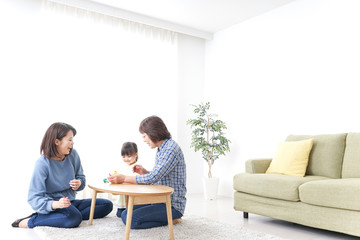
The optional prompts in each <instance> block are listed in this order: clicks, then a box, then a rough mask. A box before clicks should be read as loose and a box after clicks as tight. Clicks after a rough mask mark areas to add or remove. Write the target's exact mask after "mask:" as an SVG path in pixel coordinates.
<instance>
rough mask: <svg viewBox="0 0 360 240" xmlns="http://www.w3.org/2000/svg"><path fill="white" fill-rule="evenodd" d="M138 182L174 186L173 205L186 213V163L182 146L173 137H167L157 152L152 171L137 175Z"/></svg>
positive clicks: (182, 212)
mask: <svg viewBox="0 0 360 240" xmlns="http://www.w3.org/2000/svg"><path fill="white" fill-rule="evenodd" d="M136 182H137V183H138V184H161V185H166V186H169V187H172V188H174V192H173V194H171V205H172V206H173V207H174V208H175V209H176V210H178V211H179V212H181V214H183V215H184V212H185V205H186V197H185V195H186V165H185V160H184V154H183V152H182V150H181V148H180V146H179V145H178V144H177V143H176V142H175V141H174V140H172V139H171V138H170V139H165V141H164V142H163V143H162V144H161V146H160V148H158V151H157V153H156V159H155V166H154V168H153V170H151V172H150V173H147V174H143V175H137V176H136Z"/></svg>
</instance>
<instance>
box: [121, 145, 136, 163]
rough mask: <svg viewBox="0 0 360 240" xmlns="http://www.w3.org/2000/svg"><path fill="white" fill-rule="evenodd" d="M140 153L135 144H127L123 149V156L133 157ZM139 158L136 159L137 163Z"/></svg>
mask: <svg viewBox="0 0 360 240" xmlns="http://www.w3.org/2000/svg"><path fill="white" fill-rule="evenodd" d="M137 152H138V149H137V145H136V143H134V142H125V143H124V144H123V145H122V148H121V156H126V155H127V156H132V155H134V154H136V153H137ZM138 158H139V157H136V161H137V160H138Z"/></svg>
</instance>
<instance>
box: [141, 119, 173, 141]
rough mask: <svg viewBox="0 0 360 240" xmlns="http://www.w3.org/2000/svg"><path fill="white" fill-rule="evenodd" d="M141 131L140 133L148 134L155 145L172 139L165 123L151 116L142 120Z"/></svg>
mask: <svg viewBox="0 0 360 240" xmlns="http://www.w3.org/2000/svg"><path fill="white" fill-rule="evenodd" d="M139 131H140V133H146V134H147V135H148V136H149V138H150V140H151V141H152V142H153V143H157V142H159V141H161V140H165V139H169V138H171V134H170V132H169V131H168V130H167V128H166V125H165V123H164V122H163V120H161V118H159V117H157V116H150V117H147V118H145V119H144V120H142V122H141V123H140V127H139Z"/></svg>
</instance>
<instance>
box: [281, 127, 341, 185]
mask: <svg viewBox="0 0 360 240" xmlns="http://www.w3.org/2000/svg"><path fill="white" fill-rule="evenodd" d="M346 135H347V134H346V133H341V134H324V135H315V136H309V135H290V136H288V137H287V139H286V141H298V140H304V139H308V138H314V144H313V147H312V150H311V153H310V157H309V163H308V167H307V170H306V175H315V176H324V177H329V178H340V177H341V168H342V160H343V156H344V150H345V139H346Z"/></svg>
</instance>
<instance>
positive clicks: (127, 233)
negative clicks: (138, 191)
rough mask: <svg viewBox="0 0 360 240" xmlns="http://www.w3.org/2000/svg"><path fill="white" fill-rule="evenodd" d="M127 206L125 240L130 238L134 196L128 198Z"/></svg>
mask: <svg viewBox="0 0 360 240" xmlns="http://www.w3.org/2000/svg"><path fill="white" fill-rule="evenodd" d="M127 205H128V206H127V216H126V228H125V240H129V238H130V227H131V220H132V214H133V206H134V196H129V201H128V203H127Z"/></svg>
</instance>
